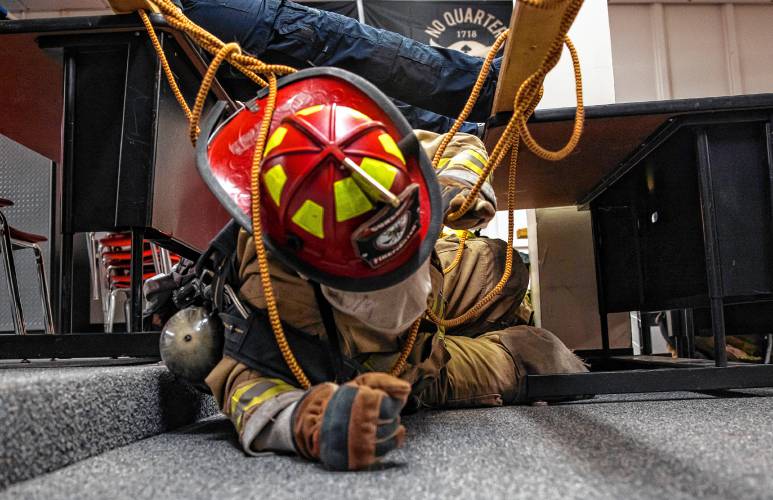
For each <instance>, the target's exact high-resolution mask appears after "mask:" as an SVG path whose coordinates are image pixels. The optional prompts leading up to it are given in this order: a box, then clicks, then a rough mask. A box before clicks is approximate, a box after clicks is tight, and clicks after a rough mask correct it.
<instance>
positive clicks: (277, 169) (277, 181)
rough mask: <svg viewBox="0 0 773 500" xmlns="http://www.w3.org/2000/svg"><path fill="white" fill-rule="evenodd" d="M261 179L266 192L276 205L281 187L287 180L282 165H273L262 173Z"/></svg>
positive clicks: (279, 197) (280, 194)
mask: <svg viewBox="0 0 773 500" xmlns="http://www.w3.org/2000/svg"><path fill="white" fill-rule="evenodd" d="M263 181H264V182H265V183H266V189H267V190H268V194H269V195H271V199H272V200H274V203H276V206H279V200H280V199H281V198H282V189H283V188H284V187H285V182H287V174H286V173H285V169H284V168H283V167H282V165H274V166H273V167H271V168H270V169H269V170H268V172H266V173H265V174H263Z"/></svg>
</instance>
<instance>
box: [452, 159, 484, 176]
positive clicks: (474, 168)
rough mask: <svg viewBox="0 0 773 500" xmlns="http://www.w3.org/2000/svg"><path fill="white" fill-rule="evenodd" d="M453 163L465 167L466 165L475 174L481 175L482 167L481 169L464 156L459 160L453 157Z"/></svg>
mask: <svg viewBox="0 0 773 500" xmlns="http://www.w3.org/2000/svg"><path fill="white" fill-rule="evenodd" d="M454 164H456V165H460V164H461V165H464V166H465V167H467V168H468V169H469V170H472V171H473V172H475V173H476V174H478V175H483V169H481V168H480V167H479V166H477V165H476V164H474V163H473V162H472V161H470V160H468V159H466V158H464V159H460V160H456V159H455V160H454Z"/></svg>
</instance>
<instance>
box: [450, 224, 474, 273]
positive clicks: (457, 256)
mask: <svg viewBox="0 0 773 500" xmlns="http://www.w3.org/2000/svg"><path fill="white" fill-rule="evenodd" d="M469 234H470V233H469V232H468V231H467V230H465V231H464V232H463V233H462V234H461V236H459V246H458V247H456V254H455V255H454V260H453V261H451V263H450V264H448V267H447V268H445V269H443V274H448V273H450V272H451V271H453V270H454V268H455V267H456V266H458V265H459V263H460V262H461V261H462V255H463V254H464V242H465V241H467V236H468V235H469Z"/></svg>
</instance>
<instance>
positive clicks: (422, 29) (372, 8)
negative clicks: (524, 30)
mask: <svg viewBox="0 0 773 500" xmlns="http://www.w3.org/2000/svg"><path fill="white" fill-rule="evenodd" d="M364 7H365V22H366V23H367V24H370V25H371V26H374V27H376V28H383V29H387V30H389V31H394V32H397V33H400V34H402V35H405V36H407V37H410V38H413V39H414V40H417V41H419V42H423V43H426V44H427V45H432V46H434V47H448V48H451V49H456V50H460V51H462V52H464V53H466V54H469V55H472V56H478V57H484V56H485V55H486V54H487V53H488V50H489V48H490V47H491V45H493V44H494V40H495V39H496V37H497V36H498V35H499V34H500V33H502V32H503V31H504V30H506V29H507V27H508V25H509V24H510V14H512V10H513V3H512V2H510V1H504V2H503V1H490V2H485V1H484V2H480V1H476V2H472V1H470V2H467V1H459V0H451V1H448V0H446V1H443V0H438V1H424V2H417V1H405V0H365V1H364Z"/></svg>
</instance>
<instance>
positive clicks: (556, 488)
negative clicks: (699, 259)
mask: <svg viewBox="0 0 773 500" xmlns="http://www.w3.org/2000/svg"><path fill="white" fill-rule="evenodd" d="M734 394H735V397H712V396H707V395H702V394H691V393H674V394H671V393H669V394H658V395H632V396H607V397H603V398H597V399H595V400H592V401H583V402H578V403H572V404H564V405H556V406H532V407H506V408H497V409H476V410H457V411H444V412H425V413H420V414H417V415H413V416H410V417H407V418H406V419H405V420H406V426H407V428H408V433H409V436H408V439H407V442H406V446H405V447H404V448H403V449H401V450H398V451H397V452H394V453H392V454H391V455H390V456H389V459H390V461H389V462H388V463H386V464H384V465H383V466H382V467H380V468H379V469H377V470H371V471H366V472H357V473H334V472H328V471H326V470H324V469H322V468H321V467H319V466H318V465H315V464H308V463H304V462H302V461H300V460H298V459H297V458H294V457H289V456H276V455H266V456H262V457H246V456H244V455H243V454H242V452H241V451H239V449H238V448H237V444H236V442H235V439H234V435H233V432H232V430H231V427H230V424H229V423H228V422H227V421H226V420H224V419H223V418H222V417H219V416H218V417H213V418H210V419H208V420H205V421H203V422H201V423H199V424H196V425H193V426H189V427H185V428H182V429H181V430H178V431H175V432H171V433H166V434H162V435H159V436H155V437H152V438H149V439H145V440H143V441H139V442H136V443H134V444H131V445H128V446H125V447H123V448H118V449H115V450H112V451H109V452H106V453H103V454H101V455H99V456H96V457H92V458H90V459H87V460H84V461H82V462H79V463H77V464H74V465H71V466H69V467H66V468H63V469H60V470H58V471H55V472H52V473H49V474H46V475H43V476H40V477H37V478H34V479H31V480H28V481H25V482H22V483H18V484H16V485H13V486H11V487H10V488H9V489H7V490H5V491H3V492H1V493H0V498H3V499H6V498H8V499H11V498H13V499H19V498H41V499H58V498H78V499H92V498H93V499H103V498H111V499H112V498H120V499H123V498H126V499H130V498H131V499H135V498H180V499H199V498H201V499H204V498H218V499H230V498H234V499H237V498H239V499H242V498H271V499H275V498H291V499H320V498H323V499H327V498H330V499H340V498H363V499H364V498H367V499H380V498H395V499H398V498H399V499H405V498H410V499H414V498H508V499H509V498H538V499H547V498H561V499H565V498H610V499H612V498H614V499H626V498H669V499H671V498H697V497H700V498H743V499H748V498H773V390H757V391H745V392H738V393H734Z"/></svg>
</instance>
